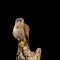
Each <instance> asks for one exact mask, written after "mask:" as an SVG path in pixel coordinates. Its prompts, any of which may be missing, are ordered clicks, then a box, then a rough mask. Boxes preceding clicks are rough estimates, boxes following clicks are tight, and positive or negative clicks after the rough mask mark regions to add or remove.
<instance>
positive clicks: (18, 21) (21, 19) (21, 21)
mask: <svg viewBox="0 0 60 60" xmlns="http://www.w3.org/2000/svg"><path fill="white" fill-rule="evenodd" d="M16 23H24V19H23V18H17V19H16V21H15V24H16Z"/></svg>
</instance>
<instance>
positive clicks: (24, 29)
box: [13, 18, 30, 41]
mask: <svg viewBox="0 0 60 60" xmlns="http://www.w3.org/2000/svg"><path fill="white" fill-rule="evenodd" d="M29 31H30V28H29V26H28V25H27V24H25V23H24V19H23V18H17V19H16V21H15V25H14V28H13V36H14V37H15V38H16V39H17V40H18V41H21V40H24V41H26V40H28V39H29Z"/></svg>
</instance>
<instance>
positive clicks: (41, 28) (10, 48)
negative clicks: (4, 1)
mask: <svg viewBox="0 0 60 60" xmlns="http://www.w3.org/2000/svg"><path fill="white" fill-rule="evenodd" d="M19 17H22V18H24V19H25V23H26V24H28V25H29V27H30V39H29V42H30V47H31V50H32V51H35V50H36V49H37V48H38V47H40V48H41V49H42V57H41V60H48V40H49V38H48V33H49V32H48V8H40V11H35V12H34V11H32V12H31V11H28V12H27V11H19V12H18V11H15V12H13V13H12V12H11V13H10V12H8V13H6V12H4V14H2V15H0V50H1V51H0V55H1V56H0V57H1V58H0V60H3V59H6V60H15V59H16V57H15V56H16V53H17V40H16V39H15V38H14V37H13V35H12V30H13V26H14V23H15V19H16V18H19Z"/></svg>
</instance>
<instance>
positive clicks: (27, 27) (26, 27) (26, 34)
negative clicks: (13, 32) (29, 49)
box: [24, 23, 30, 39]
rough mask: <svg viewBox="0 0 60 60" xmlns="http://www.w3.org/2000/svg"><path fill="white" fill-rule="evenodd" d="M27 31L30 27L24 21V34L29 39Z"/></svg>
mask: <svg viewBox="0 0 60 60" xmlns="http://www.w3.org/2000/svg"><path fill="white" fill-rule="evenodd" d="M29 31H30V28H29V26H28V25H27V24H25V23H24V32H25V36H26V37H27V38H28V39H29Z"/></svg>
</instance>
